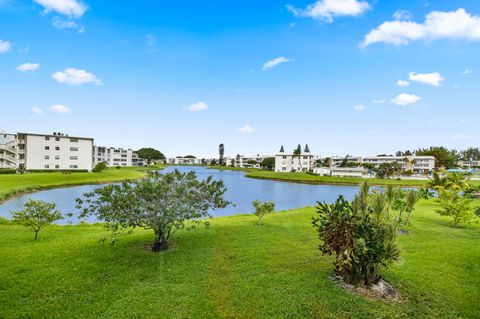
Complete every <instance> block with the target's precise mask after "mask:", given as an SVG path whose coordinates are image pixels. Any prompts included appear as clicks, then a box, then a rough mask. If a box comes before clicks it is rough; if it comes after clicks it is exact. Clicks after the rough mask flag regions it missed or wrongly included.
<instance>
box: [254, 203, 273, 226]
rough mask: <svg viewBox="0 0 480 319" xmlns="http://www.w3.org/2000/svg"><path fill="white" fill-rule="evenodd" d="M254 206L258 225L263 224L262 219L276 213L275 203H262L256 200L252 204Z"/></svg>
mask: <svg viewBox="0 0 480 319" xmlns="http://www.w3.org/2000/svg"><path fill="white" fill-rule="evenodd" d="M252 206H253V207H254V208H255V213H254V214H255V215H256V216H257V217H258V225H259V226H260V225H261V224H262V218H263V216H265V215H268V214H270V213H273V212H274V211H275V203H274V202H263V203H262V202H260V201H258V200H254V201H253V202H252Z"/></svg>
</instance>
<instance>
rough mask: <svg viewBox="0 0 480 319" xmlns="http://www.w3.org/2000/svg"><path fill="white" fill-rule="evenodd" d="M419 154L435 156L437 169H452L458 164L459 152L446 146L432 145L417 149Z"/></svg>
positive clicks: (416, 152)
mask: <svg viewBox="0 0 480 319" xmlns="http://www.w3.org/2000/svg"><path fill="white" fill-rule="evenodd" d="M415 154H416V155H418V156H433V157H435V169H436V170H440V169H442V168H445V169H450V168H455V167H456V166H457V161H458V158H457V152H456V151H455V150H449V149H447V148H445V147H435V146H432V147H430V148H427V149H418V150H417V151H415Z"/></svg>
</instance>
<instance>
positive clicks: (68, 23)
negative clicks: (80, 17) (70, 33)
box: [52, 17, 85, 33]
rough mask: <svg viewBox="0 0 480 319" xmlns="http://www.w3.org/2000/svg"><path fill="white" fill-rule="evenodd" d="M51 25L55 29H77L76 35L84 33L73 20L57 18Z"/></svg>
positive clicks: (83, 29) (82, 28)
mask: <svg viewBox="0 0 480 319" xmlns="http://www.w3.org/2000/svg"><path fill="white" fill-rule="evenodd" d="M52 25H53V26H54V27H55V28H57V29H77V30H78V33H83V32H85V28H84V27H83V26H82V25H80V24H78V23H77V22H75V21H73V20H64V19H61V18H59V17H54V18H53V20H52Z"/></svg>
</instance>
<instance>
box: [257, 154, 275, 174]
mask: <svg viewBox="0 0 480 319" xmlns="http://www.w3.org/2000/svg"><path fill="white" fill-rule="evenodd" d="M260 166H261V167H262V168H263V169H266V170H269V171H272V170H273V169H274V168H275V157H265V158H264V159H263V161H262V162H261V163H260Z"/></svg>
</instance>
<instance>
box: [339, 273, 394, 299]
mask: <svg viewBox="0 0 480 319" xmlns="http://www.w3.org/2000/svg"><path fill="white" fill-rule="evenodd" d="M330 278H331V279H332V281H333V282H334V283H335V284H336V285H337V287H339V288H342V289H343V290H346V291H348V292H350V293H353V294H357V295H361V296H363V297H365V298H368V299H375V300H384V301H400V300H401V298H400V294H399V293H398V292H397V291H396V290H395V288H393V286H392V285H390V284H389V283H388V282H386V281H385V280H383V279H381V280H380V281H379V282H378V283H377V284H374V285H372V286H366V285H363V284H361V285H358V286H353V285H350V284H347V283H346V282H345V281H343V278H342V277H340V276H335V275H332V277H330Z"/></svg>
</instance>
